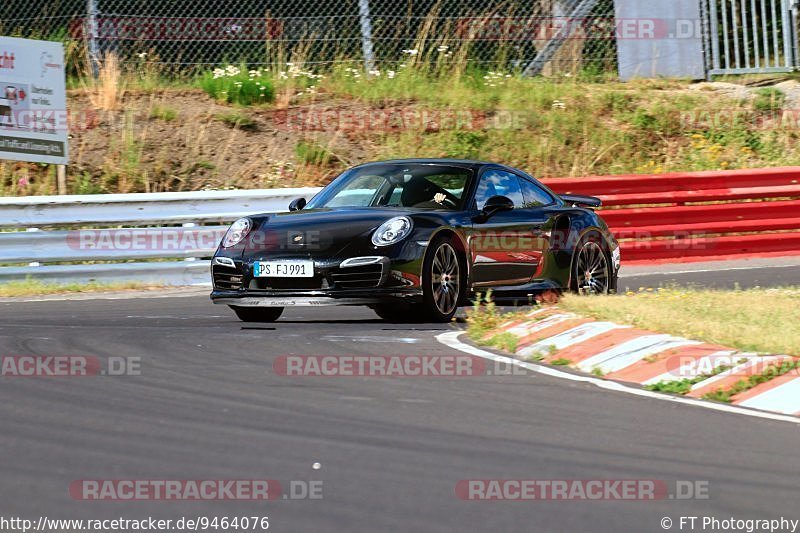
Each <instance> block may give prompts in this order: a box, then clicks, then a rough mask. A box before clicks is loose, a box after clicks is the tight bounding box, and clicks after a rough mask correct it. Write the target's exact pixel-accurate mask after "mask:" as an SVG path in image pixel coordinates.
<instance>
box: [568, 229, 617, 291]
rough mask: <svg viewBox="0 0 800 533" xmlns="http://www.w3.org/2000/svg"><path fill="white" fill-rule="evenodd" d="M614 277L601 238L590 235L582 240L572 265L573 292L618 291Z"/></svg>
mask: <svg viewBox="0 0 800 533" xmlns="http://www.w3.org/2000/svg"><path fill="white" fill-rule="evenodd" d="M614 276H615V274H614V272H613V269H612V267H611V261H610V259H609V256H608V252H606V249H605V247H604V246H603V242H602V240H601V237H600V236H599V235H596V234H589V235H587V236H586V237H584V238H583V239H581V242H580V243H579V244H578V247H577V248H576V250H575V259H574V261H573V265H572V287H571V288H572V290H573V291H574V292H577V293H578V294H608V293H609V292H612V291H614V290H615V289H616V280H615V279H614Z"/></svg>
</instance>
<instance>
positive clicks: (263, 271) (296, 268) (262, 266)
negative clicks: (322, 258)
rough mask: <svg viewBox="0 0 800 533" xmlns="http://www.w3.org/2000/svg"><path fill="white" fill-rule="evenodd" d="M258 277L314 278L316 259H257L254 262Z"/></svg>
mask: <svg viewBox="0 0 800 533" xmlns="http://www.w3.org/2000/svg"><path fill="white" fill-rule="evenodd" d="M253 276H254V277H256V278H313V277H314V261H303V260H294V261H256V262H255V263H253Z"/></svg>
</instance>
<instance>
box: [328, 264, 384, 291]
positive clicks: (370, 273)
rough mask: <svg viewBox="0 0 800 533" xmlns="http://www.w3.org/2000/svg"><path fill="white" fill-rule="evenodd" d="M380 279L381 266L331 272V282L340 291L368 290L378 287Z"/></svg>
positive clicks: (374, 265)
mask: <svg viewBox="0 0 800 533" xmlns="http://www.w3.org/2000/svg"><path fill="white" fill-rule="evenodd" d="M382 277H383V265H381V264H372V265H364V266H355V267H348V268H336V269H334V270H333V271H332V272H331V280H332V281H333V283H334V284H335V285H336V287H338V288H340V289H370V288H373V287H377V286H378V285H380V283H381V278H382Z"/></svg>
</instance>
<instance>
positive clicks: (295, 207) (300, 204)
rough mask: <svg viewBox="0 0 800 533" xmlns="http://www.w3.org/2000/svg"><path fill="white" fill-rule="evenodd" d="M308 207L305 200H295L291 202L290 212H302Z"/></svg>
mask: <svg viewBox="0 0 800 533" xmlns="http://www.w3.org/2000/svg"><path fill="white" fill-rule="evenodd" d="M305 206H306V199H305V198H295V199H294V200H292V201H291V202H289V211H300V210H301V209H303V208H304V207H305Z"/></svg>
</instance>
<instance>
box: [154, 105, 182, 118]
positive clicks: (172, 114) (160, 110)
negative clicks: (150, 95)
mask: <svg viewBox="0 0 800 533" xmlns="http://www.w3.org/2000/svg"><path fill="white" fill-rule="evenodd" d="M150 118H154V119H158V120H163V121H165V122H172V121H173V120H175V119H176V118H178V112H177V111H175V110H174V109H172V108H171V107H166V106H161V105H155V106H153V109H151V110H150Z"/></svg>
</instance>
